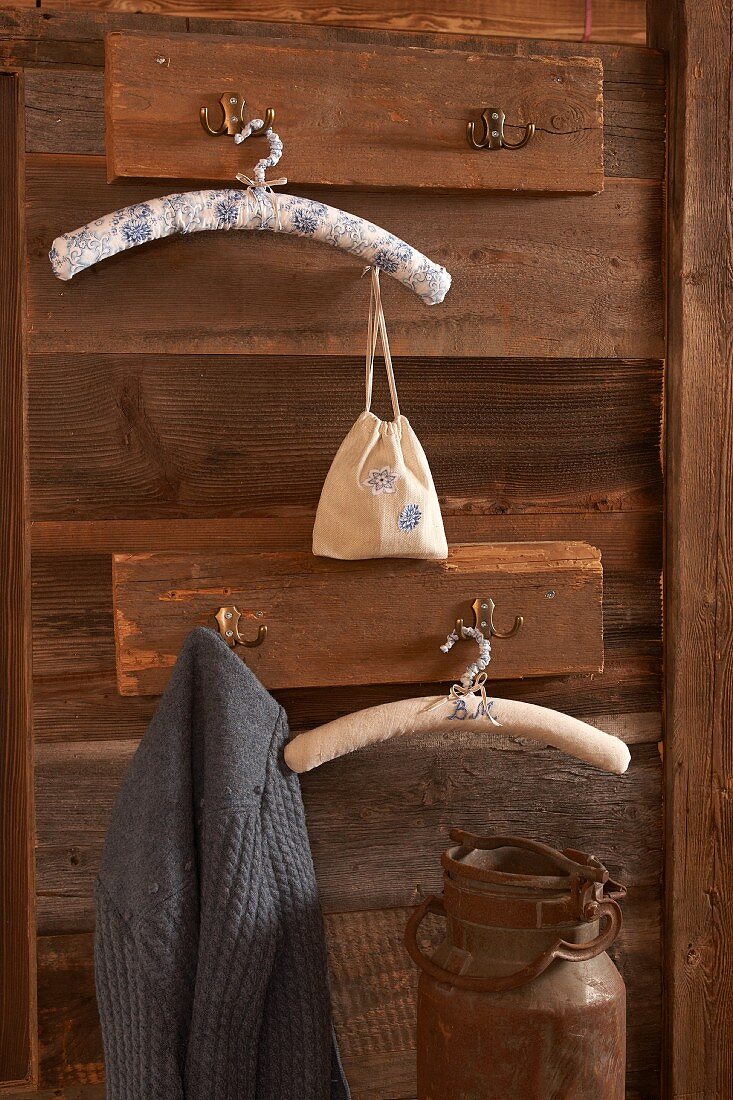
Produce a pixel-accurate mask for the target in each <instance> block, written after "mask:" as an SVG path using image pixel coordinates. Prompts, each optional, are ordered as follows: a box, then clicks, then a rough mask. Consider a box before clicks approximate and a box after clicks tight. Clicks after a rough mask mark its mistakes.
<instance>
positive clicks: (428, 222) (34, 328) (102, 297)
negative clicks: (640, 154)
mask: <svg viewBox="0 0 733 1100" xmlns="http://www.w3.org/2000/svg"><path fill="white" fill-rule="evenodd" d="M212 140H213V139H212ZM188 186H189V184H188V183H185V182H184V183H179V184H178V186H177V188H176V190H180V189H182V188H186V187H188ZM194 186H195V185H194ZM160 192H161V185H160V184H157V185H151V184H150V182H148V183H146V184H142V183H130V182H121V181H118V182H117V183H115V184H112V185H107V184H106V183H105V182H104V168H103V163H102V162H101V161H100V160H99V159H98V158H95V157H47V156H35V155H34V156H31V157H29V158H28V203H29V208H28V242H29V254H30V279H29V299H28V300H29V323H28V332H29V347H30V350H31V351H32V352H35V353H38V354H43V355H49V354H58V353H59V352H64V351H67V352H69V351H70V352H74V353H79V352H85V351H86V352H97V351H98V349H99V334H100V333H101V332H104V345H105V352H106V353H107V354H114V353H121V354H123V355H128V354H141V353H146V354H150V353H161V352H167V353H176V354H181V353H183V354H188V353H191V352H193V353H199V354H217V355H220V354H225V353H233V354H241V352H242V350H243V349H246V351H247V352H248V353H266V354H284V355H290V356H292V355H293V349H294V348H297V349H298V352H299V355H303V356H305V355H310V354H315V355H324V354H325V355H340V356H343V355H345V354H349V355H351V354H354V351H355V349H358V348H360V347H361V346H362V345H363V341H364V330H365V314H366V308H367V292H368V288H366V285H365V284H364V283H363V282H361V275H362V267H361V266H360V265H359V262H358V261H357V260H356V259H354V258H353V257H349V256H347V255H346V254H344V253H341V252H338V251H337V250H334V249H328V248H325V247H319V246H317V245H315V244H313V243H312V242H309V241H303V240H301V241H298V240H296V239H295V238H287V237H285V236H278V235H277V234H276V233H247V232H235V233H203V234H196V235H195V236H196V239H195V240H194V239H193V238H191V239H189V238H186V237H174V238H170V239H168V240H165V241H159V242H156V243H154V244H151V245H145V246H143V247H141V248H137V249H133V250H131V251H130V252H127V253H125V254H124V255H122V256H119V257H115V258H113V259H112V260H109V261H105V262H104V263H102V264H100V265H99V267H98V268H95V269H94V270H92V271H86V272H82V273H81V275H79V276H78V277H77V278H76V279H75V280H74V281H73V282H72V283H63V282H61V281H59V280H58V279H56V278H55V277H54V275H53V274H52V272H51V267H50V264H49V261H48V249H49V247H50V245H51V242H52V241H53V240H54V238H55V237H56V236H58V235H59V233H62V232H65V231H70V230H73V229H75V228H77V227H78V226H80V225H83V224H84V223H86V222H88V221H90V220H91V219H93V218H95V217H99V216H101V215H102V214H105V213H107V212H109V211H111V210H114V209H115V208H118V207H121V206H125V205H127V204H129V203H132V202H140V201H143V200H144V199H145V198H150V197H151V196H154V195H156V194H160ZM309 194H310V195H312V196H313V197H314V198H319V197H320V198H321V199H325V200H326V201H331V200H332V199H333V194H332V192H330V191H327V190H313V191H310V190H309ZM344 205H346V206H348V208H349V210H350V211H352V212H354V213H355V214H358V215H361V216H363V217H367V218H369V219H370V220H372V221H376V222H377V223H378V224H381V225H383V226H385V228H387V229H389V230H391V231H394V232H396V233H397V234H398V235H399V236H401V237H403V238H404V239H406V240H409V241H410V243H411V244H413V245H414V246H415V247H417V248H419V249H420V250H421V251H423V252H424V253H426V254H427V255H429V256H430V257H431V259H433V260H435V261H436V262H439V263H442V264H444V265H445V266H446V267H447V268H448V270H449V271H450V272H451V273H452V275H453V279H454V281H453V287H452V289H451V291H450V293H449V295H448V296H447V298H446V300H445V302H444V303H443V304H442V305H441V306H439V307H436V308H434V309H426V307H425V306H424V305H423V303H422V302H420V300H419V299H418V298H417V297H416V296H415V295H412V294H408V293H406V292H405V291H404V288H402V287H400V286H398V285H397V284H394V285H392V286H385V293H384V300H385V308H386V311H387V319H388V325H389V330H390V339H391V342H392V348H393V352H394V353H395V354H397V355H407V354H409V355H423V356H431V357H432V356H455V355H464V356H477V357H481V358H485V357H486V355H487V352H490V354H491V355H493V356H511V357H512V358H518V357H522V356H534V357H538V356H539V357H553V358H554V357H560V358H561V357H563V356H570V357H581V358H603V357H613V358H624V357H625V358H635V359H643V358H660V357H661V352H662V336H663V323H662V322H663V312H662V308H661V293H662V288H661V271H660V269H661V255H660V231H661V187H660V185H659V183H657V182H655V181H652V180H621V179H615V180H609V182H608V185H607V187H606V189H605V191H604V192H603V193H602V194H601V195H594V196H580V195H572V196H557V195H556V196H552V197H549V196H541V195H516V196H515V195H507V194H499V193H497V194H487V195H476V194H452V195H440V194H435V193H425V194H412V195H410V197H409V200H408V199H406V198H405V197H404V196H402V195H400V194H397V193H392V192H389V193H383V194H381V195H380V194H377V193H369V194H368V193H364V192H358V193H357V192H350V193H349V195H348V202H344ZM448 227H450V228H449V229H448ZM386 282H390V280H386ZM151 287H155V293H153V294H151V293H150V288H151ZM205 287H211V288H212V291H211V292H210V293H207V292H206V291H202V288H205ZM217 287H218V288H220V290H223V289H224V288H226V296H227V302H229V303H231V305H227V307H226V308H225V309H224V308H221V301H222V299H221V293H220V292H219V291H217V290H216V288H217ZM89 317H94V319H95V323H94V325H92V326H90V325H89V323H88V318H89ZM477 318H480V319H481V320H480V323H477Z"/></svg>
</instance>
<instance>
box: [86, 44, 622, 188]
mask: <svg viewBox="0 0 733 1100" xmlns="http://www.w3.org/2000/svg"><path fill="white" fill-rule="evenodd" d="M161 57H163V58H165V63H164V64H161V63H160V62H159V60H158V59H159V58H161ZM602 78H603V71H602V67H601V63H600V60H599V59H597V58H575V59H573V60H567V59H564V58H553V57H552V55H551V53H550V55H549V56H543V57H537V56H535V57H532V58H486V57H484V56H482V55H480V54H475V53H464V52H462V51H459V50H456V49H454V48H451V49H442V50H425V49H419V48H416V47H414V46H412V47H402V48H400V47H395V46H387V45H376V44H371V45H370V46H369V47H368V48H366V49H365V48H362V47H359V46H355V45H347V44H343V43H328V44H325V43H324V44H323V45H318V44H316V43H314V42H312V41H308V40H306V41H304V42H302V43H296V42H283V41H282V40H274V41H268V40H266V39H260V40H258V42H257V43H256V44H254V43H252V42H248V41H241V40H237V39H236V38H233V37H232V36H231V35H193V34H166V35H160V34H156V35H140V34H129V33H125V32H117V33H113V34H109V35H107V38H106V40H105V113H106V121H107V129H106V133H107V176H108V179H110V180H113V179H117V178H118V177H121V176H137V177H144V176H148V177H156V178H174V179H180V178H181V177H189V178H190V177H191V176H200V177H201V178H206V179H214V180H232V179H233V178H234V177H235V175H236V173H237V170H238V169H239V170H241V165H242V160H243V152H242V148H241V147H239V146H237V145H235V143H234V141H233V140H232V139H231V138H230V139H224V138H212V137H210V136H207V135H206V134H204V132H203V130H202V127H201V124H200V121H199V108H200V107H201V106H202V103H203V104H204V105H206V106H208V107H210V108H211V110H212V116H211V117H212V119H214V118H215V119H216V122H215V123H214V125H218V124H219V115H220V109H219V107H218V101H219V97H220V95H221V94H222V91H223V90H230V91H241V92H242V94H243V95H244V96H245V97H246V101H247V108H246V110H247V115H246V117H255V116H258V115H259V116H260V117H261V116H262V113H263V112H264V109H265V106H266V105H267V106H272V107H274V109H275V124H276V129H277V131H278V133H279V134H280V135H281V136H282V138H283V140H284V143H285V149H286V152H285V159H284V160H283V164H287V177H288V180H289V182H290V183H291V184H292V185H296V186H303V185H306V186H307V185H308V184H313V183H317V184H319V185H323V184H327V185H335V186H341V187H364V188H367V189H369V188H378V189H383V188H399V189H409V190H411V191H421V190H422V189H428V190H430V189H443V190H445V189H453V190H456V189H457V190H464V189H466V190H472V191H473V190H482V191H522V190H526V191H541V192H552V191H558V192H594V191H602V190H603V93H602ZM498 89H500V90H501V92H500V95H499V92H498ZM497 95H499V98H500V99H501V102H499V100H498V99H497ZM491 96H493V97H494V98H493V99H491ZM489 100H491V103H490V102H489ZM490 105H494V106H499V107H501V108H502V109H503V110H504V111H505V113H506V117H507V124H506V134H507V141H510V142H511V141H514V142H516V141H518V140H519V139H520V138H521V137H522V135H523V133H524V127H525V126H526V125H527V124H528V123H530V122H533V123H534V124H535V126H536V131H535V135H534V137H533V138H532V140H531V142H530V143H529V145H527V147H526V148H525V149H524V150H522V151H521V153H520V152H517V151H516V150H515V151H514V152H511V151H507V150H503V151H497V150H495V151H493V155H492V154H490V153H488V152H486V151H478V150H475V149H471V147H470V146H469V144H468V142H467V140H466V125H467V123H468V121H469V120H470V119H476V120H479V118H480V114H481V111H482V110H484V109H485V108H486V107H488V106H490ZM237 117H239V116H237ZM479 132H481V127H480V126H479ZM296 135H297V138H296ZM253 147H254V148H253ZM246 150H247V151H246V153H245V156H255V155H256V156H258V157H259V156H260V155H262V156H264V155H266V147H265V146H264V145H263V143H262V142H261V141H260V142H256V141H254V142H250V143H249V144H248V146H247V147H246Z"/></svg>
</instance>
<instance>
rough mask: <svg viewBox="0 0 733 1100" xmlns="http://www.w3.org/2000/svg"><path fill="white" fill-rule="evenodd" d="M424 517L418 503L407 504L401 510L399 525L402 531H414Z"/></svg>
mask: <svg viewBox="0 0 733 1100" xmlns="http://www.w3.org/2000/svg"><path fill="white" fill-rule="evenodd" d="M421 519H422V512H421V511H420V509H419V508H418V506H417V504H406V505H405V507H404V508H403V509H402V511H401V512H400V518H399V519H398V520H397V526H398V527H399V529H400V531H405V532H407V531H414V530H415V528H416V527H417V525H418V523H419V522H420V520H421Z"/></svg>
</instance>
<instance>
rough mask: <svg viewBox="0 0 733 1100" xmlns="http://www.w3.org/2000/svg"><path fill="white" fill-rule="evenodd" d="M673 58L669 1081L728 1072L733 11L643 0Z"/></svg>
mask: <svg viewBox="0 0 733 1100" xmlns="http://www.w3.org/2000/svg"><path fill="white" fill-rule="evenodd" d="M649 15H650V32H651V34H652V36H653V38H654V40H655V42H657V43H658V44H659V45H661V46H664V47H665V48H666V49H668V50H669V51H670V66H671V73H670V76H671V86H670V92H671V100H670V108H671V109H670V128H671V150H672V156H671V160H670V195H669V205H670V217H669V231H668V233H669V237H668V248H667V256H668V275H667V288H668V315H669V337H668V357H669V358H668V375H667V377H668V393H667V418H668V419H667V441H668V442H667V469H668V485H667V501H668V512H667V530H666V547H667V557H666V571H665V585H666V599H665V618H666V629H665V637H666V642H667V653H666V672H667V676H666V714H667V722H668V730H669V748H668V750H667V752H666V754H665V764H666V776H665V779H666V782H665V806H666V832H665V835H666V838H667V848H666V852H665V857H666V859H665V862H666V891H667V897H666V901H667V905H666V936H665V954H666V959H665V983H666V992H667V998H668V1001H667V1006H666V1007H667V1011H666V1024H667V1036H666V1038H667V1043H666V1058H665V1063H666V1089H667V1092H668V1094H669V1095H670V1096H676V1097H683V1096H685V1097H686V1096H694V1097H697V1096H725V1095H727V1094H729V1093H730V1091H731V1081H733V986H732V984H731V973H732V969H731V963H732V961H733V916H732V906H733V857H732V854H733V800H731V790H732V789H733V693H732V691H731V687H732V685H733V675H732V673H733V666H732V656H733V644H732V643H733V579H732V578H731V560H732V555H731V547H732V544H733V390H732V389H731V367H732V365H733V337H732V334H731V327H730V321H729V318H730V316H731V311H732V309H733V295H732V293H731V280H730V271H731V262H732V260H733V224H732V223H731V215H730V211H731V202H732V201H733V166H732V165H731V157H730V148H731V138H732V136H733V118H732V116H731V85H732V82H733V61H732V58H733V4H731V2H730V0H726V2H724V3H720V4H715V5H711V6H709V7H708V6H706V5H700V4H696V3H693V2H689V0H675V2H674V3H662V2H659V0H652V2H651V3H650V4H649Z"/></svg>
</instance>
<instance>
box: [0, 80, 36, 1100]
mask: <svg viewBox="0 0 733 1100" xmlns="http://www.w3.org/2000/svg"><path fill="white" fill-rule="evenodd" d="M21 93H22V82H21V79H20V77H19V76H18V75H17V74H14V73H0V1089H2V1088H3V1086H4V1085H8V1084H10V1083H11V1082H12V1083H14V1084H15V1085H21V1086H22V1085H23V1084H27V1083H29V1082H30V1081H32V1080H33V1078H34V1068H35V1061H36V1059H35V1046H36V1021H35V1015H36V1012H35V1008H36V993H35V985H36V979H35V943H36V940H35V909H34V904H33V894H34V889H33V865H32V858H33V832H34V829H33V796H32V790H33V787H32V753H31V732H30V731H31V722H30V717H31V716H30V697H31V694H30V688H31V684H30V681H31V647H30V625H29V624H30V614H29V612H30V597H29V592H30V584H29V549H28V522H27V514H26V499H27V494H26V462H25V419H26V418H25V392H24V391H25V387H24V372H23V335H22V324H23V316H22V288H23V266H24V255H23V219H22V202H23V127H22V117H23V116H22V112H23V96H22V94H21Z"/></svg>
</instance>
